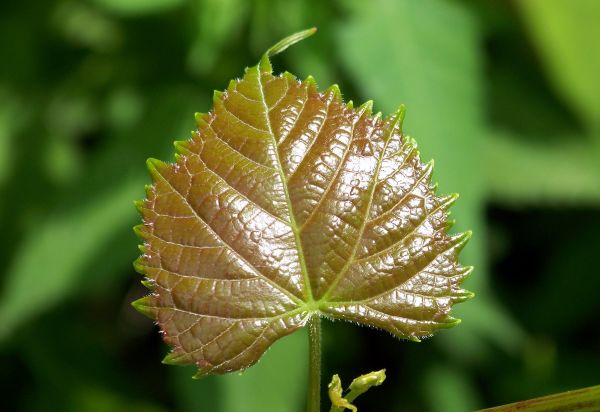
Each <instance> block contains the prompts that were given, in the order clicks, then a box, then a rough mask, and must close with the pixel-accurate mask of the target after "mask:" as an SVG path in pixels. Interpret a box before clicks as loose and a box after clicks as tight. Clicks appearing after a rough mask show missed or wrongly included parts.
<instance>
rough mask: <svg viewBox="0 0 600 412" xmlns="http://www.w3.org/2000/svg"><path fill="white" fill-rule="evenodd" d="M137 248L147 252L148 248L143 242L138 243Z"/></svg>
mask: <svg viewBox="0 0 600 412" xmlns="http://www.w3.org/2000/svg"><path fill="white" fill-rule="evenodd" d="M138 250H139V251H140V252H142V253H146V252H148V249H147V248H146V245H144V244H140V245H138Z"/></svg>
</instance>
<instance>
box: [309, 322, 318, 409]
mask: <svg viewBox="0 0 600 412" xmlns="http://www.w3.org/2000/svg"><path fill="white" fill-rule="evenodd" d="M308 346H309V348H308V357H309V368H310V369H309V372H308V403H307V407H306V410H307V412H320V410H321V318H320V317H319V315H313V316H312V317H311V318H310V320H309V321H308Z"/></svg>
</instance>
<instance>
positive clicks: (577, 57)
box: [516, 0, 600, 138]
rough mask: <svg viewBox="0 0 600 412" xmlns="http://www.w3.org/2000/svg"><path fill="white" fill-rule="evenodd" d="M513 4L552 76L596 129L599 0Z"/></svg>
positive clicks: (599, 87) (524, 0)
mask: <svg viewBox="0 0 600 412" xmlns="http://www.w3.org/2000/svg"><path fill="white" fill-rule="evenodd" d="M516 4H517V5H518V6H519V8H520V10H521V14H522V16H523V17H524V18H525V21H526V22H527V28H528V29H529V30H530V32H531V35H532V38H533V40H534V42H535V44H536V45H537V47H538V51H539V52H540V55H541V57H542V59H543V61H544V62H545V63H546V64H545V65H544V66H543V67H544V68H546V69H547V70H548V72H549V74H550V75H551V76H552V79H553V80H554V81H553V82H552V85H553V86H555V87H556V88H557V89H558V90H557V91H558V92H559V93H560V94H561V95H562V96H563V97H564V98H565V99H566V100H567V102H568V103H569V104H571V106H572V107H573V108H574V109H575V111H576V112H577V114H579V115H580V116H581V117H582V118H583V120H584V121H586V122H587V123H588V125H590V126H592V127H593V128H594V130H595V131H596V132H598V131H599V128H600V75H598V73H599V72H600V48H599V47H598V39H600V25H598V21H600V2H598V1H595V0H572V1H568V2H567V1H561V0H521V1H517V2H516ZM599 138H600V136H599Z"/></svg>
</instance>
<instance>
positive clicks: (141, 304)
mask: <svg viewBox="0 0 600 412" xmlns="http://www.w3.org/2000/svg"><path fill="white" fill-rule="evenodd" d="M131 306H133V307H134V308H135V310H137V311H138V312H140V313H141V314H142V315H144V316H147V317H149V318H150V319H153V320H154V319H156V317H157V314H158V310H157V309H156V307H154V297H153V296H152V295H148V296H144V297H143V298H141V299H138V300H135V301H133V302H131Z"/></svg>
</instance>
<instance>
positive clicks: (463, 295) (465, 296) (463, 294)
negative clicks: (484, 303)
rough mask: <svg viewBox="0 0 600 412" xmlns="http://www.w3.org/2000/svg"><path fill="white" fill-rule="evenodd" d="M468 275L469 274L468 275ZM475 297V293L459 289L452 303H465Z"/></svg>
mask: <svg viewBox="0 0 600 412" xmlns="http://www.w3.org/2000/svg"><path fill="white" fill-rule="evenodd" d="M467 275H468V274H467ZM474 297H475V293H473V292H471V291H469V290H466V289H459V290H458V291H457V292H456V293H455V294H454V295H453V296H452V301H453V302H454V303H461V302H464V301H466V300H469V299H473V298H474Z"/></svg>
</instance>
